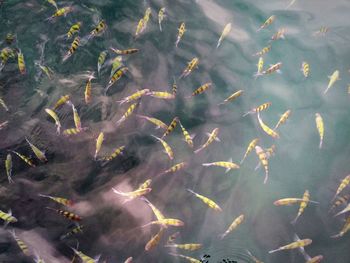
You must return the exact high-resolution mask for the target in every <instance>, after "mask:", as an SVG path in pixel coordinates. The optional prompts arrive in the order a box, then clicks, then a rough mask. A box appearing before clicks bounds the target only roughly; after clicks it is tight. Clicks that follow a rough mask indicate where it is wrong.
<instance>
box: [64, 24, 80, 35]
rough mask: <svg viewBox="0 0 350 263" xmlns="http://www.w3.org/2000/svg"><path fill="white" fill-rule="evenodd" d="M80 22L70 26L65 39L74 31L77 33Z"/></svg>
mask: <svg viewBox="0 0 350 263" xmlns="http://www.w3.org/2000/svg"><path fill="white" fill-rule="evenodd" d="M80 26H81V22H77V23H75V24H74V25H72V26H71V28H70V29H69V31H68V32H67V39H70V38H71V37H72V36H73V35H74V34H75V33H78V32H79V30H80Z"/></svg>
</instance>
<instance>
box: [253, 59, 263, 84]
mask: <svg viewBox="0 0 350 263" xmlns="http://www.w3.org/2000/svg"><path fill="white" fill-rule="evenodd" d="M256 66H257V67H258V70H257V72H256V73H255V74H254V78H255V79H257V78H258V77H259V76H261V75H262V72H263V70H264V58H263V57H260V58H259V61H258V64H256Z"/></svg>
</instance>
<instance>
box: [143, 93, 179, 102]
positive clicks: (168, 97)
mask: <svg viewBox="0 0 350 263" xmlns="http://www.w3.org/2000/svg"><path fill="white" fill-rule="evenodd" d="M147 95H148V96H151V97H154V98H158V99H163V100H173V99H175V95H174V94H172V93H168V92H164V91H149V92H148V93H147Z"/></svg>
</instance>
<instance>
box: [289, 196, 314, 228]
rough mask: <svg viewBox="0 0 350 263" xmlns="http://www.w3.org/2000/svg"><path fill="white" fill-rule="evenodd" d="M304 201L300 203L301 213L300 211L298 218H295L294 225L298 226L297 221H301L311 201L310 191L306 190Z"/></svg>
mask: <svg viewBox="0 0 350 263" xmlns="http://www.w3.org/2000/svg"><path fill="white" fill-rule="evenodd" d="M302 199H303V201H301V203H300V207H299V211H298V214H297V216H296V217H295V218H294V220H293V221H292V222H291V223H292V224H293V225H295V224H296V222H297V220H298V219H299V217H300V216H301V214H302V213H303V212H304V210H305V208H306V207H307V205H308V203H309V201H310V193H309V191H308V190H306V191H305V192H304V195H303V198H302Z"/></svg>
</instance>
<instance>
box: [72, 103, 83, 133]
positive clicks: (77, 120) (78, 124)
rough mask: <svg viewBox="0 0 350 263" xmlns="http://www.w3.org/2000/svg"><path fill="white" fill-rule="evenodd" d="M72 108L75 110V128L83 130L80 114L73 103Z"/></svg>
mask: <svg viewBox="0 0 350 263" xmlns="http://www.w3.org/2000/svg"><path fill="white" fill-rule="evenodd" d="M72 110H73V119H74V124H75V128H77V129H78V130H82V127H81V120H80V116H79V114H78V111H77V109H76V108H75V106H74V105H73V104H72Z"/></svg>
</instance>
